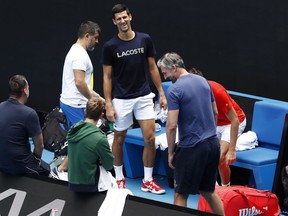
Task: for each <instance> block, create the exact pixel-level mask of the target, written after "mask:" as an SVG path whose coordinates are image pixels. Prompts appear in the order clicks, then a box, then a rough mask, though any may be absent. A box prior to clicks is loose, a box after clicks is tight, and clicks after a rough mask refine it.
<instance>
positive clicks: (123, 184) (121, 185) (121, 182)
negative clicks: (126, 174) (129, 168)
mask: <svg viewBox="0 0 288 216" xmlns="http://www.w3.org/2000/svg"><path fill="white" fill-rule="evenodd" d="M116 183H117V185H118V188H119V189H125V188H126V180H125V179H124V178H123V179H120V180H116Z"/></svg>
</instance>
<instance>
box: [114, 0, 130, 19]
mask: <svg viewBox="0 0 288 216" xmlns="http://www.w3.org/2000/svg"><path fill="white" fill-rule="evenodd" d="M123 11H126V12H127V14H128V15H130V11H129V8H128V7H127V6H126V5H125V4H116V5H114V6H113V8H112V18H113V19H114V18H115V14H116V13H120V12H123Z"/></svg>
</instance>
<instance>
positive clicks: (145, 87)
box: [102, 4, 167, 194]
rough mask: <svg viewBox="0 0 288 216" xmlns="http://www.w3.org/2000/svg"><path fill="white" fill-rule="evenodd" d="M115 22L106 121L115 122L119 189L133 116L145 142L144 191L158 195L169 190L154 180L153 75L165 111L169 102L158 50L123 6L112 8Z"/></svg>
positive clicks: (108, 53)
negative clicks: (160, 70) (150, 83)
mask: <svg viewBox="0 0 288 216" xmlns="http://www.w3.org/2000/svg"><path fill="white" fill-rule="evenodd" d="M112 16H113V17H112V20H113V23H114V24H115V25H116V26H117V28H118V34H117V35H115V36H114V37H113V38H112V39H110V40H109V41H108V42H106V43H105V44H104V46H103V54H102V61H103V75H104V84H103V87H104V96H105V102H106V106H105V108H106V117H107V118H108V120H109V121H111V122H114V129H115V132H114V141H113V144H112V152H113V154H114V156H115V161H114V168H115V173H116V180H117V183H118V187H119V188H125V178H124V175H123V172H122V166H123V142H124V139H125V137H126V133H127V129H128V128H129V127H130V126H131V125H132V124H133V113H134V116H135V118H136V119H137V120H138V122H139V125H140V127H141V129H142V133H143V138H144V142H145V145H144V151H143V164H144V179H143V183H142V187H141V189H142V190H143V191H149V192H152V193H155V194H162V193H165V190H164V189H163V188H161V187H160V186H158V185H157V183H156V182H155V181H154V180H153V177H152V172H153V166H154V160H155V155H156V149H155V116H154V109H153V106H154V104H153V98H154V96H155V95H154V94H153V93H152V92H151V90H150V86H149V81H148V77H149V74H150V76H151V78H152V81H153V82H154V84H155V86H156V88H157V90H158V92H159V96H160V105H161V108H164V109H166V106H167V101H166V98H165V94H164V91H163V89H162V83H161V78H160V74H159V71H158V68H157V65H156V63H155V59H154V56H155V48H154V45H153V42H152V40H151V38H150V36H149V35H148V34H145V33H140V32H135V31H133V30H132V28H131V23H130V22H131V20H132V15H131V13H130V11H129V9H128V8H127V6H125V5H123V4H117V5H115V6H114V7H113V8H112Z"/></svg>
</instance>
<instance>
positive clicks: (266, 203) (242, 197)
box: [198, 185, 280, 216]
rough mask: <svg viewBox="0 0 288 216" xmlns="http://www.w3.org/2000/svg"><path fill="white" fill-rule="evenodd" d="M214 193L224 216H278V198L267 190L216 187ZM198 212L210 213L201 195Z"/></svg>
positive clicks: (242, 187)
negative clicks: (220, 203) (219, 201)
mask: <svg viewBox="0 0 288 216" xmlns="http://www.w3.org/2000/svg"><path fill="white" fill-rule="evenodd" d="M216 192H217V194H218V195H219V197H220V199H221V200H222V202H223V206H224V211H225V215H226V216H252V215H253V216H254V215H265V216H278V215H279V214H280V207H279V203H278V198H277V196H276V195H275V194H273V193H272V192H270V191H268V190H257V189H255V188H249V187H245V186H238V185H234V186H228V187H227V186H216ZM198 210H201V211H206V212H212V211H211V209H210V207H209V205H208V203H207V202H206V200H205V199H204V197H203V196H202V195H200V197H199V201H198Z"/></svg>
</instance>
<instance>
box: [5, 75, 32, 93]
mask: <svg viewBox="0 0 288 216" xmlns="http://www.w3.org/2000/svg"><path fill="white" fill-rule="evenodd" d="M27 86H28V82H27V79H26V77H24V76H23V75H14V76H12V77H11V78H10V80H9V94H10V96H15V97H17V98H19V97H21V95H22V93H23V91H24V89H25V88H26V87H27Z"/></svg>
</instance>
